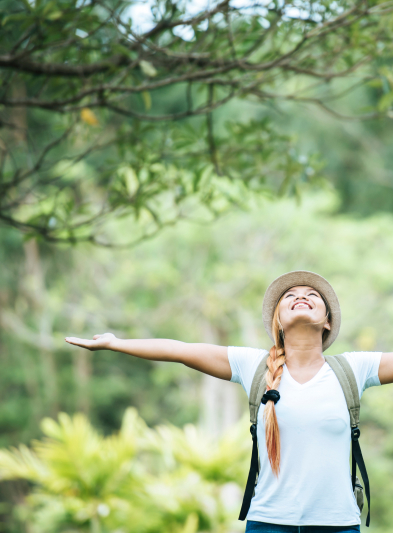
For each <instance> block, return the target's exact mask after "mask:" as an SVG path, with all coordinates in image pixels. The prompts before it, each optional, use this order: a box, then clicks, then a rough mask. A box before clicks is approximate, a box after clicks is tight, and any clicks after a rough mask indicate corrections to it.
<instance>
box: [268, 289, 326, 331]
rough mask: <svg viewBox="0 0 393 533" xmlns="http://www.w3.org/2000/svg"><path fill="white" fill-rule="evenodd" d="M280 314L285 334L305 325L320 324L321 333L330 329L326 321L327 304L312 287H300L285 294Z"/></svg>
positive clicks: (281, 302)
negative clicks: (295, 327)
mask: <svg viewBox="0 0 393 533" xmlns="http://www.w3.org/2000/svg"><path fill="white" fill-rule="evenodd" d="M279 314H280V322H281V324H282V327H283V328H284V332H285V331H286V330H287V329H288V328H289V329H290V328H292V327H294V326H296V325H304V324H318V327H319V328H320V329H321V331H323V329H324V328H326V329H330V324H329V322H326V321H325V317H326V306H325V302H324V301H323V300H322V297H321V294H320V293H319V292H318V291H317V290H315V289H313V288H312V287H305V286H303V285H299V286H296V287H292V288H291V289H289V290H288V291H287V292H286V293H284V296H283V298H282V299H281V301H280V303H279ZM316 327H317V326H316Z"/></svg>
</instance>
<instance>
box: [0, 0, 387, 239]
mask: <svg viewBox="0 0 393 533" xmlns="http://www.w3.org/2000/svg"><path fill="white" fill-rule="evenodd" d="M391 11H392V5H391V3H390V2H382V3H380V2H377V1H374V0H372V1H371V0H370V1H364V0H361V1H357V0H350V1H346V0H345V1H344V0H342V1H340V2H330V1H329V2H327V1H324V2H318V3H315V2H306V1H304V2H300V3H299V2H294V3H284V4H282V3H281V2H278V1H275V0H273V1H272V2H271V3H262V4H259V3H253V4H244V5H238V4H237V3H236V2H229V1H228V0H224V1H223V2H220V3H217V2H216V3H213V4H212V6H211V7H210V8H206V9H204V8H201V10H199V11H197V12H195V7H193V3H192V2H172V1H165V2H164V1H160V0H157V1H155V2H152V3H151V15H150V20H149V21H145V27H138V23H137V4H135V3H134V2H129V1H118V2H113V1H111V0H100V1H99V0H92V1H90V2H89V1H87V0H85V1H82V2H77V1H76V0H61V1H59V2H52V1H50V0H40V1H38V0H37V1H36V2H29V1H27V0H17V1H12V2H11V1H10V0H7V1H5V2H3V3H2V7H1V8H0V20H1V27H2V32H1V34H0V70H1V72H2V82H1V86H0V105H1V106H2V107H1V109H0V112H1V125H2V127H3V132H4V134H3V135H2V140H1V146H0V152H1V153H0V170H1V176H0V177H1V186H0V219H1V220H2V221H3V223H6V224H9V225H13V226H15V227H17V228H19V229H21V230H23V231H24V232H26V233H27V235H29V236H31V235H34V234H35V235H38V236H40V237H41V238H43V239H46V240H48V241H52V242H70V243H74V242H76V241H84V240H85V241H91V242H94V243H99V244H102V245H105V246H112V245H114V244H116V245H118V244H124V245H126V244H127V243H132V244H135V243H137V242H139V241H140V240H141V239H144V238H146V237H149V236H152V235H154V234H156V233H157V231H159V230H160V229H161V228H162V227H164V226H166V225H172V224H174V223H175V222H176V221H177V220H178V219H184V218H197V219H201V218H202V219H204V220H211V219H212V218H215V217H217V216H219V215H220V214H222V213H224V212H226V211H227V210H228V209H231V208H233V207H238V206H244V205H247V204H248V202H249V200H250V198H252V197H253V196H254V195H255V193H258V194H262V195H270V196H271V195H277V194H282V193H283V192H286V191H293V192H295V193H296V194H299V192H300V189H301V184H302V183H304V182H309V181H315V180H316V178H317V176H318V171H319V169H320V164H319V162H318V161H315V160H313V159H312V158H311V159H309V158H308V157H307V156H305V155H304V154H299V153H298V151H297V150H296V146H294V143H293V141H292V139H291V138H290V137H289V136H288V135H283V134H281V133H279V132H278V131H277V129H276V127H275V124H274V121H271V119H270V118H269V113H267V109H269V108H271V107H272V106H276V105H279V104H280V102H281V101H287V100H289V101H296V102H301V103H309V104H312V105H317V106H318V107H321V108H323V109H325V110H327V112H331V113H332V114H334V115H335V116H341V114H340V112H338V111H337V109H334V108H333V107H331V101H332V100H335V99H336V98H338V97H340V96H342V94H346V93H347V92H348V91H350V90H351V87H353V86H356V87H357V86H359V85H361V84H364V83H371V82H373V83H375V84H376V89H375V90H376V91H377V93H378V101H379V104H378V105H377V106H374V108H373V109H372V110H371V111H370V112H367V113H366V114H365V115H364V118H370V117H380V116H386V114H389V113H390V105H391V94H392V93H391V91H390V85H389V83H390V82H386V83H385V81H386V80H389V74H388V71H389V67H388V66H387V65H388V64H389V61H390V59H389V57H390V54H391V43H392V39H391V37H392V36H391V26H392V24H391V17H392V13H391ZM146 23H149V24H150V26H149V27H148V28H147V27H146ZM337 80H344V82H345V83H344V87H343V86H342V85H337V84H336V81H337ZM246 101H247V102H249V104H250V105H253V106H254V112H253V115H254V117H253V118H254V120H252V121H246V120H244V110H245V102H246ZM228 104H230V106H229V105H228ZM356 113H357V114H358V115H359V114H362V113H361V109H357V110H356ZM362 116H363V115H362ZM228 117H231V121H228V120H227V118H228ZM114 217H127V218H128V222H129V225H130V235H129V236H128V239H127V240H124V241H119V240H117V239H116V238H115V237H114V236H113V235H112V234H111V233H110V231H109V232H108V231H107V227H108V224H109V223H110V221H111V220H113V218H114Z"/></svg>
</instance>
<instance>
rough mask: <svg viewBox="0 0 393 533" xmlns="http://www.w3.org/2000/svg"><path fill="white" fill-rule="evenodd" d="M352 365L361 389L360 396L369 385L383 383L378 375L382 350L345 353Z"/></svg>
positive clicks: (373, 385)
mask: <svg viewBox="0 0 393 533" xmlns="http://www.w3.org/2000/svg"><path fill="white" fill-rule="evenodd" d="M343 355H344V356H345V357H346V359H347V361H348V363H349V364H350V365H351V367H352V370H353V372H354V374H355V378H356V383H357V385H358V389H359V397H361V396H362V394H363V392H364V391H365V390H366V389H368V388H369V387H375V386H378V385H380V384H381V382H380V381H379V377H378V370H379V363H380V362H381V355H382V352H347V353H344V354H343Z"/></svg>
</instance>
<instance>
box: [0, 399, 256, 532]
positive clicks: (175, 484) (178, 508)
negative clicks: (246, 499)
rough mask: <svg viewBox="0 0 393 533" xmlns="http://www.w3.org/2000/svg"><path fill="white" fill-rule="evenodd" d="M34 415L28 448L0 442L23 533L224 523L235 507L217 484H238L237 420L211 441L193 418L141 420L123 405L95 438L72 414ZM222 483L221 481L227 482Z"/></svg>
mask: <svg viewBox="0 0 393 533" xmlns="http://www.w3.org/2000/svg"><path fill="white" fill-rule="evenodd" d="M58 420H59V421H58V422H55V421H54V420H53V419H50V418H47V419H45V420H43V422H42V424H41V425H42V429H43V432H44V434H45V436H46V437H45V438H44V439H42V440H40V441H36V442H34V443H33V445H32V448H31V449H29V448H27V447H26V446H20V447H19V448H18V449H13V450H1V451H0V478H1V479H3V480H4V479H21V478H22V479H26V480H28V481H29V482H31V483H32V484H33V489H32V492H31V493H30V494H29V496H28V498H27V499H26V503H25V504H23V505H21V506H20V507H19V508H18V509H17V510H16V511H15V512H16V513H17V515H18V516H19V517H20V520H21V521H22V522H27V523H28V524H29V531H31V532H32V533H35V532H40V533H41V532H42V533H45V532H47V533H56V532H60V531H74V532H76V531H80V532H82V531H90V532H92V533H99V532H102V533H105V532H110V531H122V532H124V533H127V532H131V531H140V532H146V533H149V532H156V531H162V532H168V533H169V532H171V533H172V532H177V533H196V532H197V531H200V530H203V531H219V532H220V531H222V532H224V531H227V530H228V527H229V526H230V525H232V522H233V521H234V519H235V516H236V511H237V509H236V508H234V507H233V506H232V508H228V505H225V500H224V499H223V495H224V493H223V491H225V488H228V487H232V489H234V488H235V492H236V487H237V489H238V490H237V492H236V494H237V495H238V493H239V494H240V488H239V487H238V486H237V485H236V484H239V483H241V484H243V482H244V477H245V472H246V468H247V462H248V457H247V455H248V453H247V452H248V451H249V450H248V448H249V446H246V445H245V442H246V441H245V439H244V438H243V434H242V433H243V430H245V429H246V425H245V424H241V425H238V427H236V428H233V429H232V430H231V431H230V432H229V433H228V434H227V435H225V436H223V437H222V438H221V439H220V441H219V442H214V441H212V439H210V438H209V437H208V436H207V435H204V434H202V433H201V432H200V431H198V430H197V429H196V428H195V427H194V426H191V425H189V426H186V427H185V428H184V430H180V429H178V428H176V427H173V426H161V427H158V428H157V429H156V430H153V429H149V428H148V427H147V426H146V425H145V424H144V422H143V420H142V419H140V418H139V417H138V415H137V412H136V410H135V409H131V408H130V409H128V410H127V411H126V413H125V415H124V418H123V423H122V426H121V429H120V431H119V432H118V433H117V434H114V435H111V436H108V437H102V436H101V435H99V434H98V433H97V432H96V430H94V429H93V428H92V426H91V425H90V424H89V422H88V421H87V419H86V417H85V416H84V415H82V414H77V415H75V416H74V417H72V418H70V417H69V416H68V415H66V414H65V413H61V414H60V415H59V419H58ZM230 483H231V484H232V485H228V484H230Z"/></svg>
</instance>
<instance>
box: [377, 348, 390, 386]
mask: <svg viewBox="0 0 393 533" xmlns="http://www.w3.org/2000/svg"><path fill="white" fill-rule="evenodd" d="M378 377H379V381H380V382H381V385H387V384H388V383H393V352H387V353H383V354H382V356H381V362H380V363H379V370H378Z"/></svg>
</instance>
